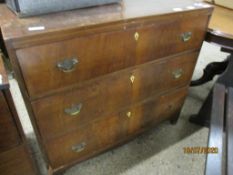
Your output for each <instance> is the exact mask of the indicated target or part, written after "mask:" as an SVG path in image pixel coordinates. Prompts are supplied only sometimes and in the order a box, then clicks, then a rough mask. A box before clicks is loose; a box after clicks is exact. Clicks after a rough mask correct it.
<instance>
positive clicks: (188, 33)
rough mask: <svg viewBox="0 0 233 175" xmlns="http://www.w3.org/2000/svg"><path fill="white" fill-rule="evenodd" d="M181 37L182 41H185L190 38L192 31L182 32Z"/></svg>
mask: <svg viewBox="0 0 233 175" xmlns="http://www.w3.org/2000/svg"><path fill="white" fill-rule="evenodd" d="M181 38H182V41H183V42H187V41H189V40H190V39H191V38H192V32H184V33H182V34H181Z"/></svg>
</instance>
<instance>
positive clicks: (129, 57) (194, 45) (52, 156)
mask: <svg viewBox="0 0 233 175" xmlns="http://www.w3.org/2000/svg"><path fill="white" fill-rule="evenodd" d="M177 7H179V8H177ZM212 10H213V8H212V7H211V6H209V5H207V4H203V3H196V1H193V0H182V1H180V0H179V1H178V0H168V1H162V0H158V1H151V0H137V1H133V0H123V1H122V3H121V5H116V4H115V5H108V6H101V7H96V8H90V9H83V10H74V11H70V12H62V13H57V14H51V15H44V16H40V17H33V18H27V19H23V20H22V19H18V18H17V17H16V16H14V15H13V14H12V12H10V11H9V10H8V9H7V8H6V7H5V6H4V5H2V6H0V11H1V12H2V13H3V14H5V16H8V17H10V18H11V20H10V22H9V23H8V24H7V25H4V26H3V27H2V35H3V38H4V42H5V45H6V47H7V50H8V54H9V56H10V59H11V62H12V64H13V68H14V71H15V74H16V77H17V80H18V82H19V85H20V88H21V91H22V93H23V96H24V100H25V102H26V104H27V109H28V111H29V113H30V118H31V120H32V122H33V125H34V129H35V131H36V134H37V136H38V138H39V141H40V144H41V148H42V150H43V152H44V155H45V157H46V158H47V160H46V161H47V164H48V167H49V169H50V172H54V173H57V172H60V171H63V170H64V169H65V168H67V167H69V166H71V165H73V164H75V163H78V162H80V161H82V160H86V159H87V158H90V157H92V156H94V155H97V154H99V153H101V152H103V151H106V150H107V149H110V148H113V147H114V146H117V145H119V144H122V143H124V142H125V141H127V140H129V139H132V138H134V137H135V136H136V135H137V134H139V133H142V132H143V131H145V130H146V129H149V128H152V127H153V126H154V125H156V124H159V123H160V122H162V121H164V120H171V121H172V122H176V121H177V119H178V116H179V113H180V111H181V109H182V106H183V103H184V100H185V97H186V95H187V91H188V87H189V83H190V80H191V77H192V74H193V70H194V67H195V64H196V61H197V57H198V55H199V51H200V48H201V46H202V42H203V40H204V37H205V34H206V28H207V26H208V22H209V18H210V16H211V13H212ZM1 12H0V13H1ZM174 132H175V131H174ZM164 139H166V138H164Z"/></svg>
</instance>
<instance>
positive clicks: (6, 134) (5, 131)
mask: <svg viewBox="0 0 233 175" xmlns="http://www.w3.org/2000/svg"><path fill="white" fill-rule="evenodd" d="M20 142H21V140H20V136H19V133H18V129H17V127H16V123H15V121H14V118H13V116H12V114H11V112H10V110H9V107H8V105H7V102H6V100H5V97H4V95H3V93H2V92H1V91H0V152H3V151H7V150H8V149H10V148H12V147H14V146H16V145H18V144H19V143H20Z"/></svg>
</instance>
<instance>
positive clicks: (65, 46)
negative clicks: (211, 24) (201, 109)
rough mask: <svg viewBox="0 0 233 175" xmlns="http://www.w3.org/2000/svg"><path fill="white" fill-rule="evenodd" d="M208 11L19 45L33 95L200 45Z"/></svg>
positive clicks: (26, 81) (24, 72)
mask: <svg viewBox="0 0 233 175" xmlns="http://www.w3.org/2000/svg"><path fill="white" fill-rule="evenodd" d="M207 21H208V16H201V17H200V16H197V17H193V19H189V20H187V19H186V18H184V17H182V16H181V17H177V18H171V19H166V20H157V21H156V22H151V23H150V24H143V25H141V26H140V27H137V28H131V29H127V30H121V31H115V32H108V33H99V34H93V35H89V36H83V37H77V38H73V39H70V40H66V41H61V42H56V43H51V44H46V45H40V46H33V47H30V48H24V49H20V50H17V52H16V54H17V57H18V60H19V64H20V67H21V71H22V74H23V79H24V80H25V84H26V88H27V91H28V94H29V96H30V97H32V98H36V97H39V96H43V95H45V94H48V93H50V92H52V91H53V90H57V89H61V88H64V87H69V86H72V85H73V84H77V83H80V82H82V81H85V80H89V79H91V78H95V77H98V76H101V75H104V74H108V73H110V72H114V71H118V70H121V69H124V68H127V67H130V66H135V65H139V64H143V63H145V62H148V61H152V60H154V59H158V58H161V57H165V56H168V55H171V54H175V53H178V52H183V51H185V50H190V49H198V48H200V46H201V44H202V41H203V39H204V35H205V30H206V25H207Z"/></svg>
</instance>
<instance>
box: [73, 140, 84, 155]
mask: <svg viewBox="0 0 233 175" xmlns="http://www.w3.org/2000/svg"><path fill="white" fill-rule="evenodd" d="M86 146H87V144H86V143H85V142H82V143H80V144H78V145H73V146H72V147H71V149H72V151H74V152H76V153H80V152H82V151H83V150H84V149H85V148H86Z"/></svg>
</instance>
